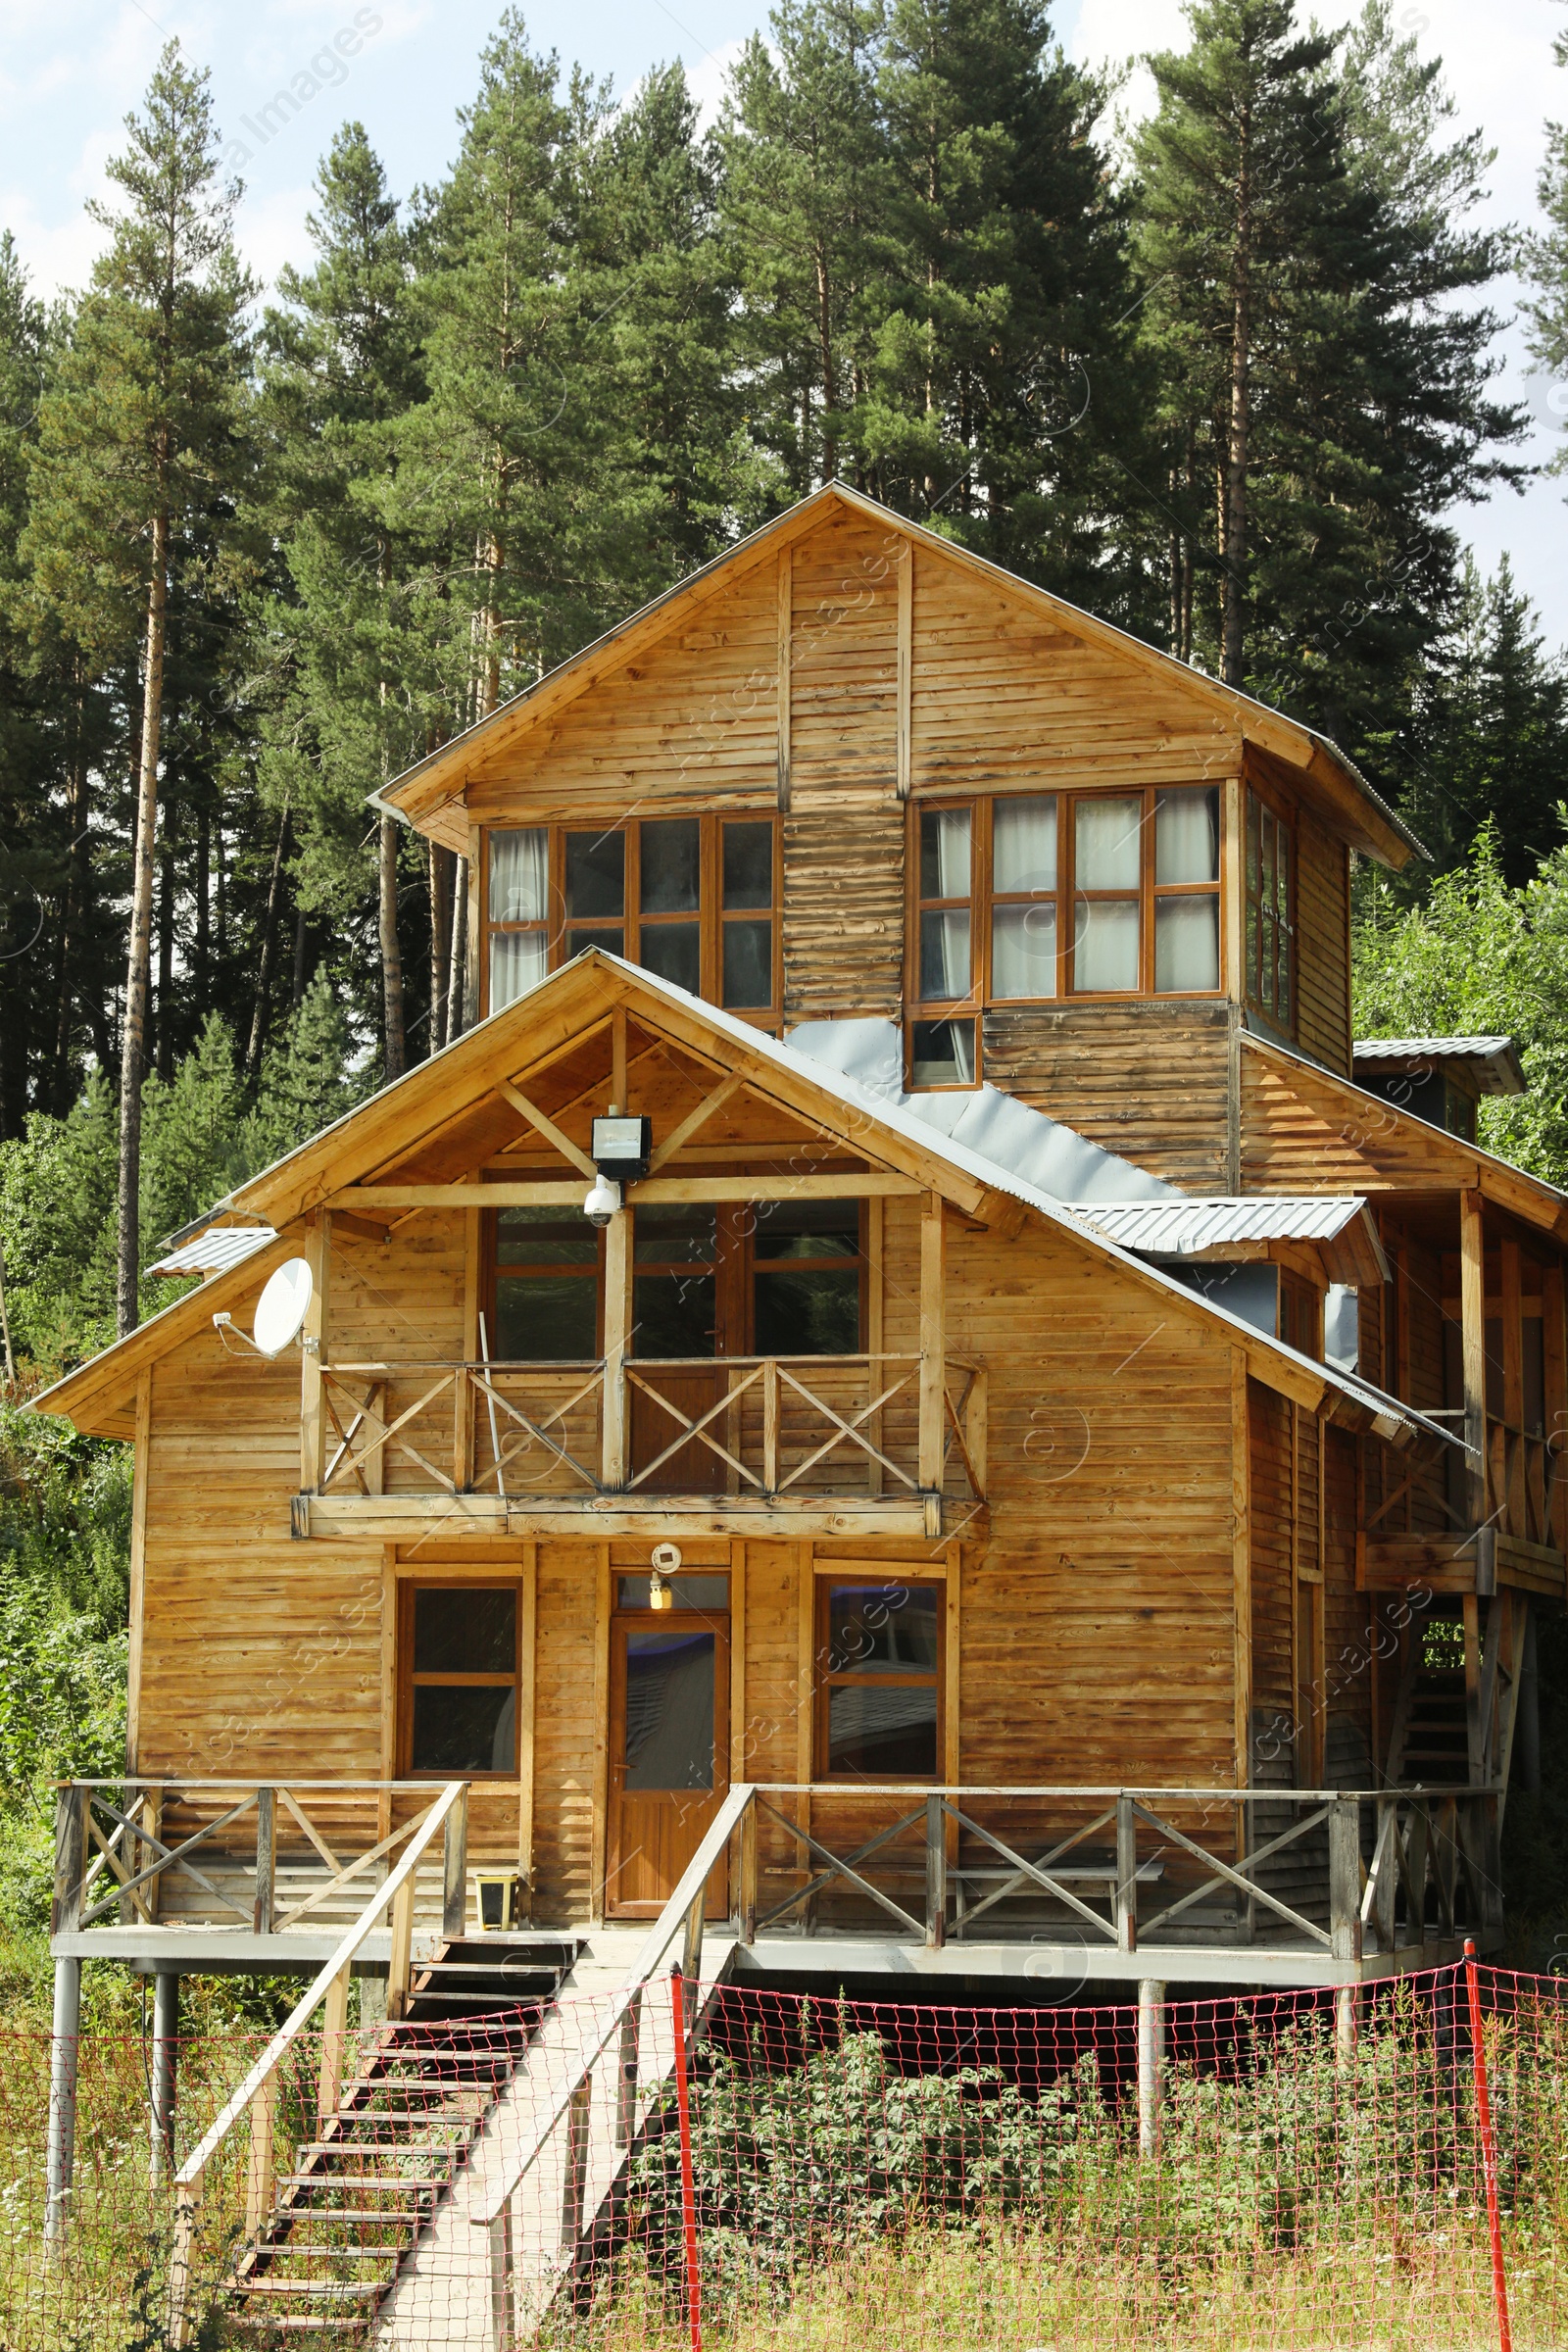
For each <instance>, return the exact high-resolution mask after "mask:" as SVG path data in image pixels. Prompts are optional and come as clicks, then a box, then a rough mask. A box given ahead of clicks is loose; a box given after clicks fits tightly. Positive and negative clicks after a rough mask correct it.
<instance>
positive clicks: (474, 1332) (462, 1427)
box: [452, 1208, 483, 1495]
mask: <svg viewBox="0 0 1568 2352" xmlns="http://www.w3.org/2000/svg"><path fill="white" fill-rule="evenodd" d="M482 1242H483V1235H482V1229H481V1227H480V1223H479V1211H478V1210H477V1209H476V1208H466V1209H465V1210H464V1212H463V1359H464V1362H465V1363H468V1364H474V1363H477V1362H478V1360H479V1305H480V1300H479V1273H480V1268H481V1266H482V1264H483V1255H482ZM452 1484H453V1485H454V1487H456V1489H457V1491H458V1493H459V1494H460V1495H462V1494H465V1493H466V1491H467V1489H468V1488H469V1487H471V1486H472V1484H473V1384H472V1382H471V1381H470V1380H469V1379H468V1378H467V1376H466V1374H465V1373H460V1374H459V1375H458V1378H457V1379H456V1380H455V1381H454V1382H453V1384H452Z"/></svg>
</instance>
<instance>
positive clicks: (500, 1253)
mask: <svg viewBox="0 0 1568 2352" xmlns="http://www.w3.org/2000/svg"><path fill="white" fill-rule="evenodd" d="M494 1248H495V1321H494V1323H493V1325H492V1327H491V1329H490V1330H489V1331H488V1332H487V1334H486V1335H485V1336H486V1338H487V1340H488V1342H489V1352H490V1354H491V1356H492V1357H493V1358H494V1359H495V1360H496V1361H497V1362H499V1363H512V1364H528V1363H592V1362H593V1361H594V1359H595V1357H596V1356H597V1355H598V1353H599V1261H600V1252H601V1244H600V1237H599V1235H598V1233H597V1232H596V1231H595V1229H594V1227H593V1226H592V1225H590V1224H589V1223H588V1221H587V1219H586V1217H584V1216H583V1214H582V1212H581V1210H580V1209H575V1208H502V1209H498V1210H497V1211H496V1221H495V1243H494Z"/></svg>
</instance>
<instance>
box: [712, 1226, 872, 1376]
mask: <svg viewBox="0 0 1568 2352" xmlns="http://www.w3.org/2000/svg"><path fill="white" fill-rule="evenodd" d="M845 1204H846V1206H848V1207H849V1208H851V1209H852V1210H853V1211H854V1212H855V1258H854V1261H853V1262H854V1265H855V1272H856V1277H857V1299H858V1305H857V1310H856V1314H857V1328H856V1341H857V1346H856V1348H855V1353H856V1354H857V1355H863V1354H864V1353H865V1349H866V1341H867V1337H868V1334H869V1331H870V1313H869V1308H870V1275H871V1267H870V1259H869V1255H868V1253H867V1247H866V1243H867V1236H866V1209H867V1206H868V1203H867V1202H866V1201H863V1200H858V1199H856V1198H854V1197H853V1196H846V1202H845ZM820 1205H821V1206H822V1207H824V1208H831V1207H833V1206H835V1205H837V1204H836V1203H835V1202H833V1201H823V1202H821V1203H820ZM762 1223H763V1220H762V1219H761V1218H760V1217H758V1216H757V1215H756V1213H755V1211H754V1213H753V1214H752V1215H751V1216H750V1217H748V1218H747V1219H746V1230H745V1234H744V1251H743V1255H742V1261H741V1262H742V1281H743V1283H744V1285H745V1306H744V1313H745V1333H746V1348H745V1353H746V1354H748V1355H754V1356H755V1355H756V1353H757V1277H758V1275H759V1274H788V1273H792V1272H794V1273H815V1272H818V1271H822V1270H826V1271H827V1272H830V1273H833V1272H837V1271H838V1270H839V1268H841V1267H842V1266H843V1265H844V1264H845V1263H846V1260H845V1259H843V1258H842V1257H766V1256H763V1257H762V1258H761V1259H760V1262H759V1252H758V1248H757V1237H758V1234H759V1232H760V1229H761V1225H762ZM719 1251H720V1255H721V1256H722V1253H723V1231H722V1227H721V1228H720V1234H719ZM783 1360H784V1361H786V1362H789V1363H795V1362H800V1363H809V1362H810V1361H811V1360H812V1359H811V1358H810V1357H809V1356H800V1357H796V1356H789V1357H786V1358H784V1359H783ZM820 1360H821V1361H822V1362H824V1363H835V1362H838V1363H842V1362H843V1361H844V1358H843V1357H842V1356H838V1357H835V1356H824V1357H822V1358H821V1359H820Z"/></svg>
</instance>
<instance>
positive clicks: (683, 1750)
mask: <svg viewBox="0 0 1568 2352" xmlns="http://www.w3.org/2000/svg"><path fill="white" fill-rule="evenodd" d="M610 1640H611V1657H610V1820H609V1824H608V1832H609V1834H608V1837H607V1839H606V1871H605V1882H606V1884H605V1908H606V1910H607V1911H608V1912H609V1913H610V1915H611V1916H612V1917H613V1918H619V1919H644V1918H648V1919H651V1918H654V1917H656V1916H657V1914H658V1913H659V1912H661V1911H662V1909H663V1907H664V1905H665V1903H666V1902H667V1901H668V1899H669V1897H670V1896H671V1895H672V1894H673V1893H674V1891H675V1887H676V1886H677V1885H678V1883H679V1880H680V1875H681V1873H682V1871H683V1870H684V1869H685V1868H686V1865H687V1863H688V1862H689V1861H690V1860H691V1858H692V1856H693V1854H695V1853H696V1851H697V1848H698V1846H699V1845H700V1843H701V1842H702V1839H703V1836H704V1833H705V1832H706V1831H707V1829H708V1826H709V1824H710V1823H711V1820H712V1819H713V1816H714V1814H715V1813H716V1812H717V1811H718V1808H719V1806H720V1805H721V1804H722V1802H723V1800H724V1796H725V1793H726V1791H727V1790H728V1788H729V1620H728V1618H727V1616H722V1615H719V1614H717V1613H716V1612H712V1611H709V1610H705V1611H703V1613H702V1614H701V1615H699V1614H698V1613H696V1612H695V1611H690V1610H678V1609H677V1610H668V1611H665V1612H664V1613H663V1614H662V1615H661V1614H656V1613H655V1612H654V1611H653V1610H651V1609H648V1610H637V1611H626V1612H624V1613H621V1614H617V1615H616V1616H615V1617H614V1618H613V1620H612V1623H611V1636H610ZM710 1885H711V1892H710V1896H709V1913H710V1916H711V1917H713V1918H722V1917H723V1916H724V1915H725V1910H726V1906H727V1897H726V1892H725V1888H724V1885H723V1880H722V1876H721V1874H719V1873H716V1872H715V1874H714V1877H713V1879H712V1881H711V1882H710Z"/></svg>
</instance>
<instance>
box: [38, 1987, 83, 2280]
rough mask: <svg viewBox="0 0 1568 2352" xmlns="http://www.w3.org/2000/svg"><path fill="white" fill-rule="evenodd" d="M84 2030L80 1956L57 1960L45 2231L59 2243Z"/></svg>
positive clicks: (67, 2213) (66, 2207)
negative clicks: (81, 2041)
mask: <svg viewBox="0 0 1568 2352" xmlns="http://www.w3.org/2000/svg"><path fill="white" fill-rule="evenodd" d="M80 2034H81V1962H80V1961H79V1960H57V1961H56V1962H55V2015H54V2027H53V2040H52V2043H51V2045H50V2054H49V2145H48V2154H47V2156H46V2158H45V2170H44V2183H45V2186H44V2209H43V2234H44V2244H45V2246H46V2247H49V2246H58V2244H59V2241H60V2239H61V2238H62V2237H63V2236H64V2235H65V2230H66V2223H67V2221H68V2219H69V2218H70V2208H69V2205H68V2202H67V2200H68V2199H69V2197H70V2195H71V2175H72V2167H73V2161H74V2158H75V2152H76V2067H77V2061H78V2057H79V2054H80Z"/></svg>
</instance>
